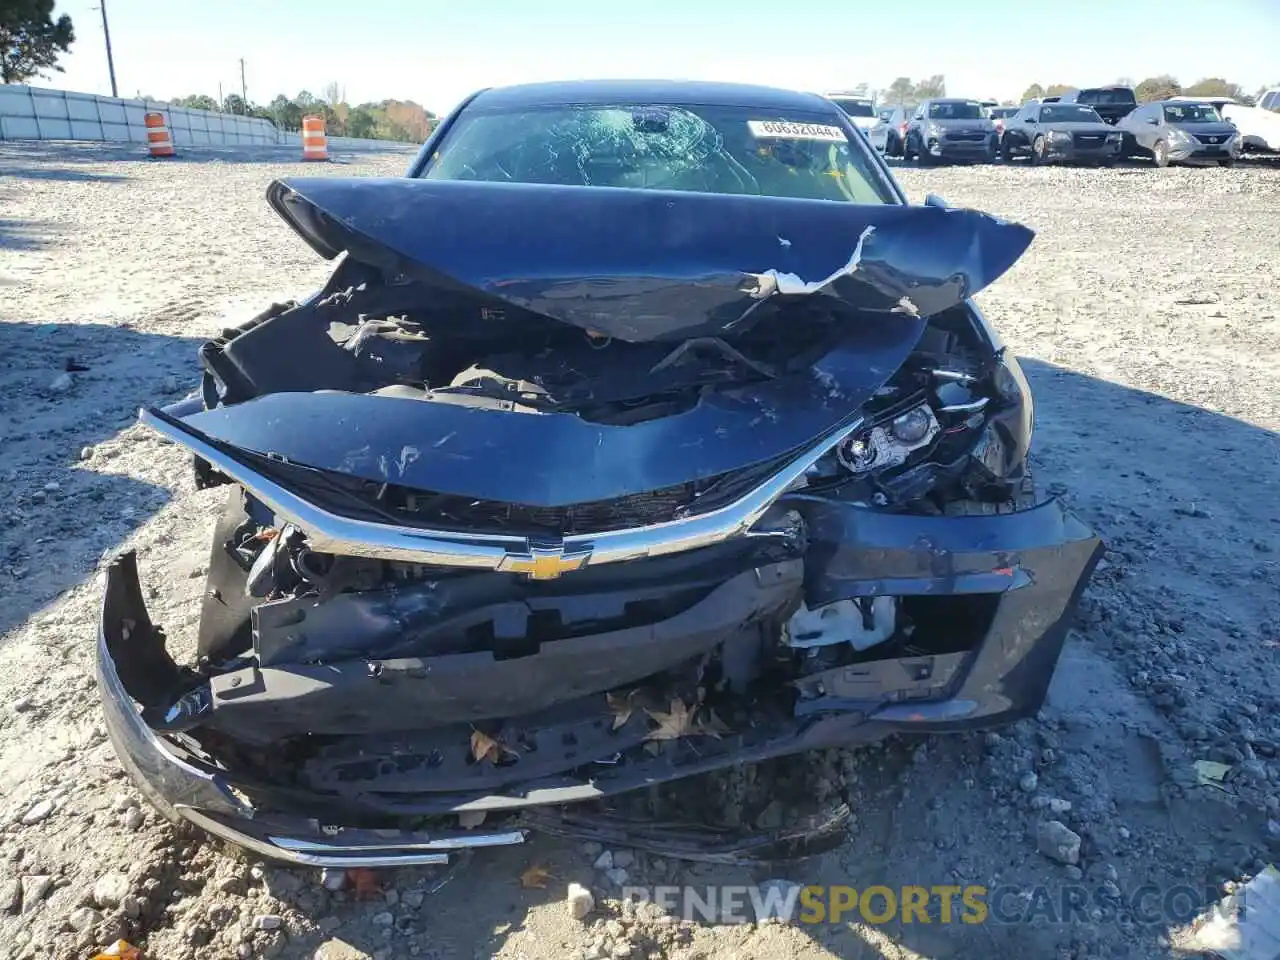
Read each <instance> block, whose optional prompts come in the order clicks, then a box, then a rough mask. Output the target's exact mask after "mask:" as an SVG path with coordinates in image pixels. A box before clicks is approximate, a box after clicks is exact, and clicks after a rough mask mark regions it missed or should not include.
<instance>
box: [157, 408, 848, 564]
mask: <svg viewBox="0 0 1280 960" xmlns="http://www.w3.org/2000/svg"><path fill="white" fill-rule="evenodd" d="M139 418H140V419H141V421H142V422H143V423H145V424H146V425H147V426H149V427H150V428H151V429H152V430H154V431H156V432H157V433H158V434H160V435H161V436H163V437H165V438H166V439H169V440H172V441H173V442H175V443H177V444H180V445H181V446H184V447H186V448H187V449H188V450H190V451H191V452H192V453H194V454H195V455H196V456H198V457H200V458H201V459H202V460H205V461H207V462H208V463H209V464H210V465H212V466H213V468H214V469H216V470H217V471H218V472H219V473H222V474H224V475H225V476H227V477H230V478H231V479H232V480H234V481H235V482H236V483H238V484H240V485H241V486H242V487H244V488H245V489H246V490H248V491H249V492H250V493H251V494H252V495H253V496H254V497H256V498H257V499H258V500H260V501H262V502H263V503H264V504H265V505H266V506H267V507H268V508H269V509H270V510H271V511H272V512H273V513H274V514H275V515H276V519H277V522H279V523H286V522H287V523H291V524H293V525H294V526H296V527H298V528H299V529H301V530H302V531H303V532H305V533H306V535H307V537H308V540H309V541H310V546H311V549H313V550H318V551H321V552H324V553H333V554H338V555H340V556H352V557H373V558H376V559H382V560H400V561H404V562H408V563H420V564H429V565H437V566H446V567H470V568H473V569H480V570H504V569H512V567H513V564H512V558H513V557H514V558H519V559H520V560H522V561H524V560H525V558H530V557H533V556H535V551H537V552H541V551H543V550H545V549H546V548H547V547H548V545H547V544H545V543H542V542H538V543H534V542H531V540H530V539H529V538H527V537H521V536H509V535H486V534H477V533H458V532H453V531H447V530H423V529H419V528H417V527H405V526H398V525H396V524H387V523H374V522H372V521H368V520H355V519H351V518H349V517H343V516H340V515H338V514H335V513H331V512H329V511H327V510H324V509H322V508H320V507H318V506H316V505H315V504H313V503H310V502H308V501H307V500H304V499H302V498H301V497H299V496H298V495H297V494H295V493H293V492H291V491H290V490H288V489H286V488H284V487H282V486H280V485H279V484H278V483H275V482H274V481H273V480H270V479H268V478H267V477H264V476H262V475H261V474H260V473H258V472H257V471H255V470H253V469H251V468H249V467H247V466H245V465H244V464H242V463H240V462H238V461H236V460H234V459H232V458H231V457H228V456H226V455H225V454H223V453H221V452H220V451H219V450H218V449H217V448H215V447H213V446H211V445H210V444H208V443H206V442H205V441H204V440H202V439H201V438H200V437H199V436H198V435H196V434H194V433H192V432H189V431H188V430H187V429H184V428H182V427H179V426H176V425H174V424H172V423H168V422H165V421H163V420H161V419H159V418H158V417H156V416H154V415H153V414H151V413H150V412H149V411H147V410H146V409H143V410H142V411H140V413H139ZM862 423H863V421H862V420H861V419H859V420H855V421H854V422H853V423H849V424H846V425H845V426H843V427H841V428H839V429H838V430H836V431H835V432H833V433H829V434H827V435H826V436H825V437H823V438H822V439H820V440H818V441H817V442H816V443H814V444H813V445H811V446H810V447H809V448H808V449H806V450H805V451H804V452H803V453H801V454H799V455H798V456H797V457H796V459H794V460H792V461H791V463H789V464H787V466H785V467H784V468H783V469H782V470H780V471H779V472H778V473H776V474H774V475H773V476H772V477H770V478H769V479H767V480H765V481H764V482H763V483H761V484H760V485H759V486H757V487H756V488H755V489H753V490H751V491H750V492H749V493H747V494H746V495H745V496H743V497H741V498H740V499H738V500H736V501H734V502H733V503H731V504H728V505H727V506H724V507H721V508H719V509H718V510H712V511H710V512H708V513H703V514H698V515H696V516H692V517H686V518H683V519H680V520H672V521H669V522H667V523H660V524H654V525H653V526H648V527H636V528H633V529H630V530H610V531H607V532H604V533H595V534H578V535H574V536H569V537H564V538H563V540H561V541H560V542H559V543H556V544H554V545H551V550H552V551H553V552H554V553H557V554H559V555H560V556H561V557H564V558H566V559H568V558H573V559H574V561H575V566H574V567H573V569H578V568H580V567H582V566H585V565H586V564H587V563H590V564H592V565H595V564H602V563H620V562H622V561H624V560H640V559H643V558H645V557H658V556H663V555H665V554H670V553H681V552H684V551H686V550H696V549H698V548H699V547H706V546H710V545H712V544H716V543H721V542H723V541H725V540H729V539H731V538H733V537H736V536H740V535H742V534H745V533H746V532H747V531H748V530H749V529H750V528H751V527H752V525H754V524H755V523H756V521H757V520H759V519H760V517H761V516H762V515H763V514H764V512H765V511H766V510H768V509H769V506H770V505H771V504H772V503H773V502H774V500H776V499H777V498H778V497H779V496H781V495H782V493H783V492H784V491H786V490H787V488H788V487H790V486H791V485H792V484H793V483H795V482H796V481H797V480H799V479H800V478H802V477H803V476H804V474H805V471H806V470H808V469H809V467H811V466H812V465H813V464H814V463H815V462H817V461H818V460H819V459H820V458H821V457H822V456H823V455H824V454H825V453H827V452H828V451H829V450H830V449H831V448H832V447H834V446H835V445H836V444H838V443H839V442H840V441H842V440H844V439H845V438H846V437H848V436H849V435H850V434H851V433H853V432H854V431H855V430H857V429H858V428H859V427H860V426H862ZM582 554H588V555H589V556H588V558H587V560H585V561H581V562H579V558H580V556H581V555H582ZM526 562H527V561H526ZM534 575H535V576H536V575H537V574H536V573H535V574H534Z"/></svg>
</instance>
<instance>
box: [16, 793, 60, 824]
mask: <svg viewBox="0 0 1280 960" xmlns="http://www.w3.org/2000/svg"><path fill="white" fill-rule="evenodd" d="M51 813H53V801H52V800H50V799H49V798H48V797H46V798H45V799H43V800H37V801H36V802H35V803H34V804H32V806H31V807H29V808H28V809H27V812H26V813H24V814H23V815H22V824H23V826H27V827H29V826H31V825H32V824H34V823H39V822H40V821H41V820H47V819H49V815H50V814H51Z"/></svg>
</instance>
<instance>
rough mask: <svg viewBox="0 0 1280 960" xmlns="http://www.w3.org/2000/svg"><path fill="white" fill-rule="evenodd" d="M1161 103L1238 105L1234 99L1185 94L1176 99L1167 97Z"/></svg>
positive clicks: (1237, 101)
mask: <svg viewBox="0 0 1280 960" xmlns="http://www.w3.org/2000/svg"><path fill="white" fill-rule="evenodd" d="M1160 102H1161V103H1239V102H1240V101H1239V100H1237V99H1236V98H1235V97H1189V96H1187V95H1186V94H1179V95H1178V96H1176V97H1169V99H1167V100H1162V101H1160Z"/></svg>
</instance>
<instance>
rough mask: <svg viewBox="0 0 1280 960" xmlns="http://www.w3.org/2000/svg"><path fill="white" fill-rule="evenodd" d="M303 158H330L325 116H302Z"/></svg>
mask: <svg viewBox="0 0 1280 960" xmlns="http://www.w3.org/2000/svg"><path fill="white" fill-rule="evenodd" d="M302 159H303V160H328V159H329V140H328V139H327V138H326V137H325V135H324V117H303V118H302Z"/></svg>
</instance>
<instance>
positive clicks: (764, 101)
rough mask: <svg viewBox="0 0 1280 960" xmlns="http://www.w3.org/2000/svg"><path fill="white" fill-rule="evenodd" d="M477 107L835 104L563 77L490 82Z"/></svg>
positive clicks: (676, 83) (793, 94) (746, 87)
mask: <svg viewBox="0 0 1280 960" xmlns="http://www.w3.org/2000/svg"><path fill="white" fill-rule="evenodd" d="M472 102H473V103H474V104H476V105H477V106H483V107H485V108H492V107H509V108H517V109H518V108H520V107H535V106H539V107H541V106H555V105H559V104H564V105H568V104H588V105H589V104H609V103H702V104H717V103H719V104H725V105H733V106H741V107H758V108H760V109H762V110H810V111H812V110H819V111H824V112H826V111H830V110H833V109H835V106H834V104H832V103H831V102H830V101H829V100H827V99H826V98H825V97H820V96H818V95H817V94H816V93H801V92H800V91H797V90H783V89H781V88H777V87H763V86H756V85H755V84H749V83H719V82H713V81H703V80H563V81H556V82H550V83H522V84H517V85H514V86H510V87H490V88H488V89H486V90H482V91H480V92H479V93H478V94H476V96H475V98H474V100H473V101H472Z"/></svg>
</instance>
